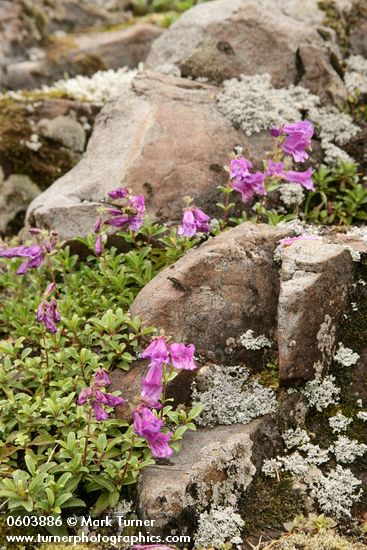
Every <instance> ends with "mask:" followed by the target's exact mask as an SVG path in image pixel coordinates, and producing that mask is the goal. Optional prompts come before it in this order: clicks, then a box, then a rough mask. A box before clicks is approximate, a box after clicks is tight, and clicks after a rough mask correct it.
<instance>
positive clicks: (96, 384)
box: [78, 369, 125, 420]
mask: <svg viewBox="0 0 367 550" xmlns="http://www.w3.org/2000/svg"><path fill="white" fill-rule="evenodd" d="M110 384H111V379H110V377H109V376H108V372H107V371H106V370H104V369H99V370H97V371H96V372H95V373H94V376H93V382H92V384H91V386H90V387H89V388H84V389H83V390H82V391H81V392H80V394H79V397H78V405H85V404H86V403H87V402H88V403H89V404H91V405H92V409H93V412H94V416H95V418H96V420H107V419H108V418H109V415H108V413H107V412H106V411H105V409H104V408H103V407H102V405H105V406H107V407H117V406H118V405H122V404H123V403H125V400H124V399H122V398H121V397H117V396H115V395H112V394H111V393H105V392H102V391H101V388H104V387H106V386H109V385H110Z"/></svg>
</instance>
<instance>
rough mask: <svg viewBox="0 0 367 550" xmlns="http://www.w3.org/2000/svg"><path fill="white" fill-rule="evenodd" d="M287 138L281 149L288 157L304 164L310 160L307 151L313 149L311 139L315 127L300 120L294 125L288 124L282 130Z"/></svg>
mask: <svg viewBox="0 0 367 550" xmlns="http://www.w3.org/2000/svg"><path fill="white" fill-rule="evenodd" d="M282 133H283V134H284V135H285V136H286V137H285V139H284V141H283V143H282V145H281V147H282V150H283V151H284V152H285V153H287V154H288V155H292V156H293V158H294V160H295V161H296V162H304V161H305V160H307V159H308V154H307V153H306V149H309V148H311V139H312V136H313V133H314V127H313V125H312V123H311V122H310V121H308V120H300V121H299V122H294V123H292V124H286V125H285V126H284V127H283V128H282Z"/></svg>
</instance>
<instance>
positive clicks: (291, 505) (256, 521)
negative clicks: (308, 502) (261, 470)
mask: <svg viewBox="0 0 367 550" xmlns="http://www.w3.org/2000/svg"><path fill="white" fill-rule="evenodd" d="M304 509H305V502H304V497H303V495H302V493H301V492H300V491H299V490H298V489H295V488H294V487H293V483H292V480H291V479H290V478H288V477H284V478H283V479H281V480H280V481H277V480H275V479H270V478H263V477H262V476H261V477H258V478H257V479H255V481H254V482H253V483H252V485H251V487H250V488H249V490H248V492H247V496H246V497H245V498H244V499H243V500H242V501H241V502H240V503H239V513H240V514H241V516H242V518H243V520H244V522H245V528H244V533H245V535H256V536H260V535H261V534H263V533H269V532H273V531H283V529H284V527H283V524H284V522H286V521H289V520H291V519H293V518H294V517H295V516H296V515H298V514H301V513H303V512H304Z"/></svg>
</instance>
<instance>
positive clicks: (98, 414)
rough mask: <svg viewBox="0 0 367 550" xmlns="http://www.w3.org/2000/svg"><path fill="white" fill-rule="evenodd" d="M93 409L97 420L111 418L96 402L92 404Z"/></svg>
mask: <svg viewBox="0 0 367 550" xmlns="http://www.w3.org/2000/svg"><path fill="white" fill-rule="evenodd" d="M92 408H93V412H94V416H95V419H96V420H99V421H101V420H107V419H108V418H109V415H108V413H107V412H106V411H105V410H104V409H103V408H102V407H101V405H99V404H98V403H97V402H96V401H94V402H93V403H92Z"/></svg>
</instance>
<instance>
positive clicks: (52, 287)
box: [43, 283, 56, 298]
mask: <svg viewBox="0 0 367 550" xmlns="http://www.w3.org/2000/svg"><path fill="white" fill-rule="evenodd" d="M55 290H56V283H50V284H49V285H48V286H47V288H46V290H45V292H44V293H43V296H44V298H48V297H49V296H51V294H52V293H53V292H54V291H55Z"/></svg>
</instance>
